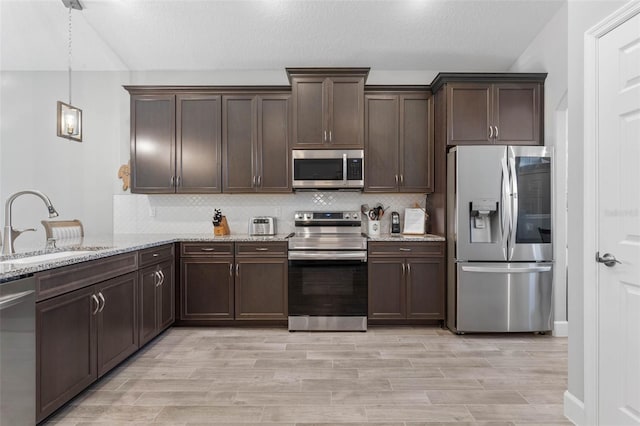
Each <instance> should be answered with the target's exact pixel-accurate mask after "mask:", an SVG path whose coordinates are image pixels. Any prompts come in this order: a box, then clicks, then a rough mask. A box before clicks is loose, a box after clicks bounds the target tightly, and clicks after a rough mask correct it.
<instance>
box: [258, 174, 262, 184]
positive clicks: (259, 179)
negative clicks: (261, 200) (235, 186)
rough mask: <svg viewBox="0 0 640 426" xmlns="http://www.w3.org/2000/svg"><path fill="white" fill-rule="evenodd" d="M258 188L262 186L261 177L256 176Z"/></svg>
mask: <svg viewBox="0 0 640 426" xmlns="http://www.w3.org/2000/svg"><path fill="white" fill-rule="evenodd" d="M258 186H262V176H261V175H258Z"/></svg>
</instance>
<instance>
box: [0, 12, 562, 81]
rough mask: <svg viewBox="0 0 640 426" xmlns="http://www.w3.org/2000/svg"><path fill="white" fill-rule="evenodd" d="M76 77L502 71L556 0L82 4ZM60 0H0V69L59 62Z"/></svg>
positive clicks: (63, 21) (63, 29) (62, 54)
mask: <svg viewBox="0 0 640 426" xmlns="http://www.w3.org/2000/svg"><path fill="white" fill-rule="evenodd" d="M81 1H82V3H83V5H84V7H85V9H84V10H83V11H81V12H79V11H74V12H73V69H74V70H135V71H148V70H255V69H260V70H266V69H282V68H284V67H287V66H289V67H294V66H368V67H372V69H381V70H441V71H503V70H506V69H508V68H509V66H510V65H511V64H512V63H513V62H514V61H515V59H516V58H517V57H518V56H519V55H520V54H521V53H522V52H523V50H524V49H525V48H526V47H527V45H528V44H529V43H530V42H531V40H532V39H533V38H534V37H535V36H536V34H537V33H538V32H539V31H540V30H541V29H542V28H543V27H544V25H545V24H546V23H547V22H548V21H549V19H550V18H551V17H552V16H553V15H554V14H555V13H556V12H557V11H558V9H559V8H560V7H561V6H562V3H563V1H564V0H529V1H520V0H474V1H465V0H447V1H444V0H395V1H393V0H386V1H373V0H367V1H365V0H359V1H357V0H352V1H347V0H342V1H329V0H322V1H321V0H289V1H278V0H233V1H228V0H227V1H222V0H213V1H211V0H210V1H202V0H200V1H199V0H182V1H175V0H174V1H165V0H81ZM67 13H68V11H67V9H65V8H64V6H63V4H62V2H61V0H0V23H1V26H0V36H1V37H0V67H1V68H2V69H3V70H58V69H59V70H63V69H66V67H67Z"/></svg>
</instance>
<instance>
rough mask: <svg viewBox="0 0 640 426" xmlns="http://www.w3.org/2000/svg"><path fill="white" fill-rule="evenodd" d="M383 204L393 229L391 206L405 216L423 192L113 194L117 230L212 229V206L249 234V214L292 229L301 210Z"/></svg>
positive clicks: (286, 230) (384, 221)
mask: <svg viewBox="0 0 640 426" xmlns="http://www.w3.org/2000/svg"><path fill="white" fill-rule="evenodd" d="M376 203H381V204H383V205H384V206H385V208H388V210H387V214H385V215H384V216H383V218H382V231H383V232H389V226H390V225H389V223H390V220H391V211H394V210H395V211H397V212H398V213H400V217H401V219H403V216H404V208H405V207H413V206H414V204H415V203H417V204H418V205H419V206H420V207H423V208H424V207H425V204H426V195H425V194H364V193H359V192H331V191H326V192H316V191H314V192H296V193H294V194H206V195H191V194H189V195H187V194H171V195H144V194H123V195H114V197H113V231H114V233H116V234H133V233H136V234H162V233H189V234H191V233H212V232H213V225H212V224H211V218H212V216H213V210H214V209H222V213H223V214H224V215H225V216H226V217H227V221H228V222H229V227H230V228H231V233H232V234H234V233H236V234H246V233H247V231H248V225H249V218H251V217H253V216H275V217H276V218H277V220H278V222H277V226H278V233H289V232H292V231H293V228H294V225H293V214H294V212H295V211H298V210H310V211H319V210H360V205H361V204H369V205H370V206H373V205H375V204H376Z"/></svg>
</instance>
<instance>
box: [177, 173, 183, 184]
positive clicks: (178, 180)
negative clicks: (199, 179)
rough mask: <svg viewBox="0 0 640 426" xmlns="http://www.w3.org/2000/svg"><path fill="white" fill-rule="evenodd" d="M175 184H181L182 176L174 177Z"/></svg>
mask: <svg viewBox="0 0 640 426" xmlns="http://www.w3.org/2000/svg"><path fill="white" fill-rule="evenodd" d="M176 186H182V176H180V175H178V177H177V178H176Z"/></svg>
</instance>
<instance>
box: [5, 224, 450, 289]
mask: <svg viewBox="0 0 640 426" xmlns="http://www.w3.org/2000/svg"><path fill="white" fill-rule="evenodd" d="M289 235H291V234H277V235H273V236H253V235H248V234H231V235H225V236H214V235H213V234H115V235H106V236H92V237H85V238H84V239H83V240H82V243H81V245H79V246H70V247H58V248H57V249H54V250H52V251H49V252H45V251H44V250H43V249H42V247H32V248H26V249H21V251H20V252H19V253H16V254H13V255H10V256H0V283H2V282H5V281H13V280H15V279H19V278H23V277H27V276H30V275H33V274H34V273H36V272H40V271H46V270H48V269H53V268H59V267H61V266H67V265H73V264H75V263H80V262H86V261H89V260H96V259H100V258H103V257H108V256H114V255H116V254H121V253H128V252H132V251H136V250H143V249H146V248H149V247H156V246H160V245H163V244H170V243H175V242H216V241H217V242H224V241H229V242H251V241H286V239H287V237H288V236H289ZM444 240H445V239H444V238H443V237H440V236H438V235H431V234H426V235H415V236H414V235H402V234H400V235H398V236H396V235H391V234H381V235H380V236H377V237H369V241H444ZM74 251H75V252H77V253H74ZM62 252H64V254H60V256H62V257H58V258H55V259H48V260H47V259H44V260H41V261H39V262H30V263H20V259H24V258H27V257H31V256H36V255H44V254H48V253H62ZM13 260H16V261H18V262H17V263H14V262H12V261H13Z"/></svg>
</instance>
